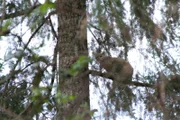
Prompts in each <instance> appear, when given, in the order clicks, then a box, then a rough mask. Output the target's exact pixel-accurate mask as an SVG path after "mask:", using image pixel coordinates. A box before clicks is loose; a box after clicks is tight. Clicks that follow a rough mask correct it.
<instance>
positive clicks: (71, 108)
mask: <svg viewBox="0 0 180 120" xmlns="http://www.w3.org/2000/svg"><path fill="white" fill-rule="evenodd" d="M56 6H57V7H56V9H57V15H58V23H59V25H58V51H59V75H60V76H59V88H58V89H59V92H60V93H61V94H63V95H74V96H75V97H76V98H75V100H73V101H68V102H67V103H65V104H63V103H61V104H60V105H59V106H60V107H59V109H58V119H59V120H64V119H65V118H67V117H69V116H72V115H73V114H82V112H83V111H84V109H85V108H83V107H81V105H82V104H84V103H87V104H88V106H89V77H88V75H83V72H85V71H86V70H87V69H88V66H86V68H85V69H84V70H83V71H82V72H81V73H80V74H78V75H77V76H76V77H71V78H67V77H66V76H64V74H63V73H62V72H61V71H64V70H68V69H69V68H70V66H71V65H72V64H73V63H74V62H75V61H76V60H77V58H78V57H79V56H82V55H85V56H87V55H88V48H87V32H86V27H85V24H86V0H57V4H56ZM80 76H81V77H80ZM86 116H87V115H86ZM87 118H88V119H89V117H87ZM83 119H86V118H83Z"/></svg>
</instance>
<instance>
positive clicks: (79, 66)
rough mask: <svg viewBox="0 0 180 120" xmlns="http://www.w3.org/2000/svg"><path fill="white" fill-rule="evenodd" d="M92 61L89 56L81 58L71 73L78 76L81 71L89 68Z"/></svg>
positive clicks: (73, 66)
mask: <svg viewBox="0 0 180 120" xmlns="http://www.w3.org/2000/svg"><path fill="white" fill-rule="evenodd" d="M91 61H92V60H91V59H90V58H89V57H87V56H80V57H79V59H78V60H77V61H76V62H75V63H74V64H73V65H72V66H71V68H70V70H69V72H70V74H72V75H73V76H75V75H77V74H78V73H79V72H80V71H82V70H83V69H84V68H85V67H87V65H88V63H89V62H91Z"/></svg>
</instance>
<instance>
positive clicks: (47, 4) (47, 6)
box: [39, 2, 55, 14]
mask: <svg viewBox="0 0 180 120" xmlns="http://www.w3.org/2000/svg"><path fill="white" fill-rule="evenodd" d="M53 8H55V4H54V3H53V2H45V3H44V4H42V5H41V6H40V7H39V10H40V12H41V13H42V14H46V13H47V12H48V10H49V9H53Z"/></svg>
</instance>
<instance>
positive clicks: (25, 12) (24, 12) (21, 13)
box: [0, 4, 41, 20]
mask: <svg viewBox="0 0 180 120" xmlns="http://www.w3.org/2000/svg"><path fill="white" fill-rule="evenodd" d="M40 5H41V4H38V5H34V6H32V7H31V8H27V9H26V10H21V11H16V12H14V13H11V14H5V15H4V16H0V19H4V20H6V19H10V18H15V17H19V16H22V15H28V14H29V13H31V12H32V11H33V10H34V9H36V8H37V7H39V6H40Z"/></svg>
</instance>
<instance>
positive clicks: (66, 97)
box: [55, 91, 76, 105]
mask: <svg viewBox="0 0 180 120" xmlns="http://www.w3.org/2000/svg"><path fill="white" fill-rule="evenodd" d="M75 98H76V97H75V96H74V95H65V94H63V93H61V92H60V91H59V92H57V93H56V96H55V99H56V101H57V103H58V104H59V105H62V104H65V103H67V102H68V101H72V100H74V99H75Z"/></svg>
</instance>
